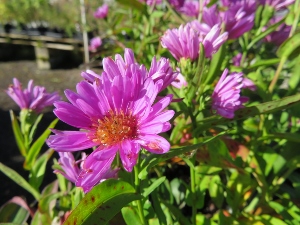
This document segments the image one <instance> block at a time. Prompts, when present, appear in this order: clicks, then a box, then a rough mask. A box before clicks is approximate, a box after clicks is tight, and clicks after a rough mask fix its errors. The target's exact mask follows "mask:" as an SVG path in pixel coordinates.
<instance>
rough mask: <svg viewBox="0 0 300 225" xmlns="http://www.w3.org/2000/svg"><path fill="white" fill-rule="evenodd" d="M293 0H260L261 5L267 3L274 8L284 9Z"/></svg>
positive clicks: (293, 0)
mask: <svg viewBox="0 0 300 225" xmlns="http://www.w3.org/2000/svg"><path fill="white" fill-rule="evenodd" d="M294 2H295V0H260V1H259V3H260V4H261V5H269V6H271V7H273V8H274V9H275V10H280V9H285V8H286V7H287V6H289V5H291V4H293V3H294Z"/></svg>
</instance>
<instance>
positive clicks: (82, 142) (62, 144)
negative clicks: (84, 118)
mask: <svg viewBox="0 0 300 225" xmlns="http://www.w3.org/2000/svg"><path fill="white" fill-rule="evenodd" d="M52 131H53V133H55V135H50V136H49V138H48V139H47V141H46V143H47V145H48V146H49V147H50V148H53V149H55V150H56V151H58V152H60V151H61V152H63V151H70V152H73V151H78V150H85V149H88V148H91V147H94V146H95V145H96V143H95V142H93V141H91V140H90V139H89V138H88V136H87V132H82V131H58V130H52Z"/></svg>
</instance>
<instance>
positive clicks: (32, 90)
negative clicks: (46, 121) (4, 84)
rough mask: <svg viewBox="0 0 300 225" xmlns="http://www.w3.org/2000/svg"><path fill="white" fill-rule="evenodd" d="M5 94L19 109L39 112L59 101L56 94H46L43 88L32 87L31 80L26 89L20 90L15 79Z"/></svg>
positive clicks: (19, 84)
mask: <svg viewBox="0 0 300 225" xmlns="http://www.w3.org/2000/svg"><path fill="white" fill-rule="evenodd" d="M6 93H7V94H8V95H9V96H10V97H11V98H12V99H13V100H14V101H15V102H16V103H17V105H18V106H19V107H20V108H21V109H31V110H34V111H35V112H37V113H39V112H41V111H42V110H43V109H44V108H45V107H47V106H50V105H52V104H53V103H54V102H55V101H58V100H61V97H60V96H59V95H58V93H57V92H53V93H48V92H47V91H46V88H45V87H41V86H33V80H30V81H29V82H28V86H27V88H25V89H24V90H22V85H21V83H20V82H19V80H18V79H17V78H14V79H13V85H11V86H9V87H8V89H7V90H6Z"/></svg>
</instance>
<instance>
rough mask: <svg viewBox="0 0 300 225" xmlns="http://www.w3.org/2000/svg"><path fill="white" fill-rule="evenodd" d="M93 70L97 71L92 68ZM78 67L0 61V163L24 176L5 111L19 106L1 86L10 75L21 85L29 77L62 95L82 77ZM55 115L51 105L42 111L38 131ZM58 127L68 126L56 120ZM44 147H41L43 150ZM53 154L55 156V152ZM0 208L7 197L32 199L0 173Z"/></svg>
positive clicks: (9, 80) (9, 81)
mask: <svg viewBox="0 0 300 225" xmlns="http://www.w3.org/2000/svg"><path fill="white" fill-rule="evenodd" d="M93 70H94V71H96V72H100V71H99V70H96V69H93ZM81 71H82V69H67V70H62V69H57V70H38V69H37V67H36V63H35V61H13V62H0V80H1V82H0V89H1V92H0V162H2V163H4V164H5V165H7V166H9V167H10V168H12V169H14V170H16V171H18V172H19V173H20V174H21V175H22V176H23V177H24V178H25V179H27V177H28V173H27V172H26V171H24V170H23V168H22V165H23V162H24V159H23V157H22V156H21V155H20V153H19V150H18V148H17V146H16V144H15V140H14V136H13V132H12V129H11V124H10V117H9V110H10V109H12V110H14V112H15V114H18V113H19V112H18V110H19V107H18V106H17V105H16V104H15V103H14V101H13V100H12V99H11V98H10V97H8V95H7V94H6V93H5V89H7V87H8V86H9V85H10V84H12V79H13V77H16V78H18V79H19V81H20V82H21V83H22V84H23V86H24V87H26V86H27V83H28V81H29V80H30V79H33V80H34V84H35V85H40V86H45V87H46V89H47V91H48V92H53V91H58V92H59V93H60V95H61V96H63V98H64V99H65V97H64V94H63V92H64V90H65V89H71V90H75V87H76V83H78V81H80V80H82V78H81V76H80V73H81ZM54 118H55V116H54V114H53V113H52V108H51V107H50V108H48V109H47V110H46V112H45V114H44V117H43V119H42V122H41V124H40V126H39V127H40V129H39V130H38V132H39V131H40V132H42V131H44V130H45V129H46V127H47V126H48V125H49V123H50V122H51V121H52V120H53V119H54ZM56 128H58V129H65V128H69V127H68V126H67V125H66V124H64V123H62V122H59V123H58V125H57V126H56ZM45 149H47V146H45V147H44V150H45ZM54 156H55V157H56V158H57V155H56V153H55V154H54ZM51 164H52V159H50V161H49V163H48V168H47V173H46V177H45V182H44V184H47V183H49V182H50V181H51V180H53V179H54V178H55V177H54V175H53V173H52V169H51ZM0 181H1V185H0V207H1V205H2V204H3V203H5V202H6V201H8V200H9V199H11V198H12V197H13V196H23V197H25V198H26V199H27V200H28V202H29V203H30V202H32V201H33V198H32V197H31V196H30V194H28V193H27V192H26V191H25V190H24V189H22V188H21V187H19V186H18V185H17V184H16V183H14V182H12V181H11V180H10V179H9V178H8V177H6V176H5V175H4V174H3V173H1V172H0Z"/></svg>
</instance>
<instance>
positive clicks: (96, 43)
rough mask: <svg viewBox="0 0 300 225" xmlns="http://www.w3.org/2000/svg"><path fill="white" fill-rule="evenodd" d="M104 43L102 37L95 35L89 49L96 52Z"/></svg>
mask: <svg viewBox="0 0 300 225" xmlns="http://www.w3.org/2000/svg"><path fill="white" fill-rule="evenodd" d="M101 45H102V40H101V38H100V37H94V38H92V39H91V41H90V46H89V51H91V52H96V51H97V49H98V48H99V47H100V46H101Z"/></svg>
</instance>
